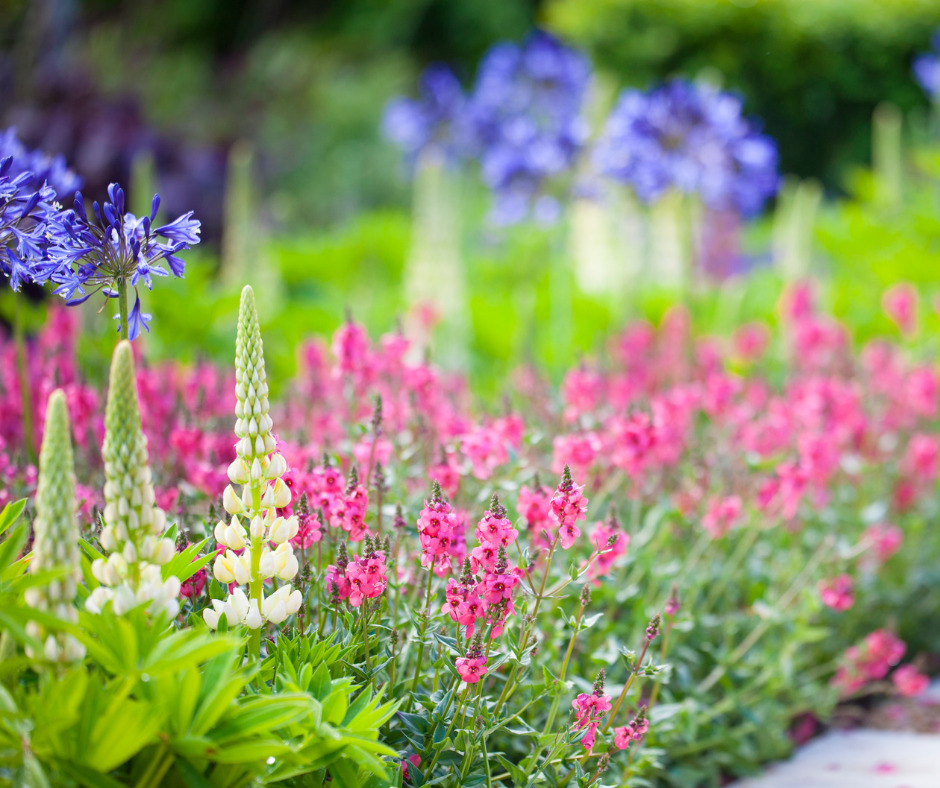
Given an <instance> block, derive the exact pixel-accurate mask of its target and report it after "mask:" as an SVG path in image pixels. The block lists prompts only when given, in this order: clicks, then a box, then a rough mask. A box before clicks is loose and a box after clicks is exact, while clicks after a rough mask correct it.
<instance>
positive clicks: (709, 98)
mask: <svg viewBox="0 0 940 788" xmlns="http://www.w3.org/2000/svg"><path fill="white" fill-rule="evenodd" d="M594 162H595V165H596V166H597V168H598V169H599V170H600V171H601V172H602V173H603V174H605V175H607V176H609V177H611V178H613V179H615V180H617V181H621V182H623V183H626V184H628V185H630V186H631V187H632V188H633V189H634V191H635V192H636V193H637V195H638V196H639V197H640V198H641V199H642V200H644V201H646V202H654V201H656V200H658V199H659V198H660V197H661V196H662V195H663V194H664V193H666V192H667V191H669V190H671V189H677V190H679V191H681V192H684V193H687V194H693V193H694V194H697V195H698V196H699V197H700V198H701V199H702V201H703V202H704V203H705V205H706V206H708V207H709V208H712V209H714V210H735V211H737V212H739V213H741V214H743V215H745V216H747V215H751V214H755V213H757V212H758V211H760V209H761V208H762V207H763V205H764V202H765V201H766V200H767V199H768V198H769V197H771V196H773V194H775V193H776V191H777V189H778V187H779V182H780V176H779V174H778V172H777V147H776V144H775V143H774V141H773V140H772V139H771V138H770V137H767V136H765V135H763V134H761V133H760V131H759V129H758V128H757V127H756V126H755V124H753V123H752V122H750V121H749V120H748V119H746V118H745V117H743V116H742V114H741V100H740V98H738V97H737V96H735V95H732V94H730V93H725V92H722V91H720V90H718V89H717V88H714V87H710V86H706V85H699V84H694V83H691V82H686V81H684V80H678V79H677V80H673V81H671V82H669V83H667V84H665V85H663V86H662V87H660V88H657V89H655V90H652V91H650V92H647V93H643V92H640V91H637V90H627V91H624V92H623V93H622V94H621V96H620V99H619V101H618V103H617V106H616V107H615V108H614V110H613V112H612V113H611V115H610V117H609V118H608V120H607V126H606V128H605V130H604V134H603V136H602V138H601V139H600V141H599V142H598V146H597V148H596V150H595V152H594Z"/></svg>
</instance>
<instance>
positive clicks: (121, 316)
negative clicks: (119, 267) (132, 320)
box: [117, 278, 130, 339]
mask: <svg viewBox="0 0 940 788" xmlns="http://www.w3.org/2000/svg"><path fill="white" fill-rule="evenodd" d="M117 287H118V322H120V324H121V339H127V332H128V330H129V325H130V324H129V317H130V313H129V312H128V311H127V280H126V279H123V278H120V279H118V280H117Z"/></svg>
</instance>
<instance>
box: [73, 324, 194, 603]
mask: <svg viewBox="0 0 940 788" xmlns="http://www.w3.org/2000/svg"><path fill="white" fill-rule="evenodd" d="M101 453H102V454H103V455H104V477H105V484H104V501H105V506H104V528H102V529H101V546H102V547H103V548H104V549H105V551H106V552H108V553H109V555H108V557H107V559H102V558H97V559H95V561H93V562H92V565H91V571H92V573H93V574H94V576H95V579H97V580H98V582H100V583H101V586H99V587H98V588H96V589H95V590H94V591H93V592H92V593H91V595H90V596H89V597H88V601H87V602H86V603H85V607H86V608H88V610H90V611H91V612H93V613H97V612H99V611H100V610H101V607H102V606H103V605H104V604H105V602H107V601H108V600H112V601H113V604H114V611H115V612H116V613H118V614H119V615H120V614H123V613H125V612H127V611H128V610H130V609H131V608H132V607H136V606H137V605H140V604H143V603H145V602H150V603H151V604H150V606H149V610H150V611H151V612H154V613H156V612H158V611H160V610H163V611H165V612H166V613H167V614H168V615H170V616H171V617H172V616H175V615H176V614H177V613H178V612H179V601H178V599H177V597H178V596H179V592H180V581H179V579H178V578H176V577H170V578H168V579H167V580H165V581H164V579H163V576H162V574H161V571H160V567H161V566H162V565H163V564H165V563H166V562H167V561H169V560H170V559H171V558H172V557H173V553H174V545H173V541H172V540H171V539H165V538H162V535H163V532H164V531H165V529H166V516H165V515H164V513H163V510H162V509H160V508H159V507H158V506H156V505H155V502H154V500H155V499H154V494H153V480H152V478H151V475H150V465H149V463H148V456H147V438H146V437H145V436H144V433H143V430H142V429H141V423H140V406H139V405H138V402H137V379H136V377H135V375H134V355H133V352H132V351H131V345H130V343H129V342H127V341H123V342H119V343H118V346H117V347H116V348H115V349H114V357H113V358H112V360H111V378H110V381H109V387H108V406H107V410H106V411H105V434H104V445H103V446H102V449H101Z"/></svg>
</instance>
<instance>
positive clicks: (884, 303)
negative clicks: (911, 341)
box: [881, 282, 917, 336]
mask: <svg viewBox="0 0 940 788" xmlns="http://www.w3.org/2000/svg"><path fill="white" fill-rule="evenodd" d="M881 308H882V309H883V310H884V313H885V314H886V315H887V316H888V318H889V319H890V320H891V322H892V323H894V324H895V325H896V326H897V327H898V329H899V330H900V331H901V333H902V334H904V335H905V336H912V335H913V334H914V333H916V331H917V290H915V289H914V286H913V285H911V284H910V283H908V282H899V283H898V284H896V285H894V286H892V287H889V288H888V289H887V290H885V292H884V295H883V296H882V297H881Z"/></svg>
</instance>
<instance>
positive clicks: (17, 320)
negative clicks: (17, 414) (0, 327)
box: [13, 294, 36, 464]
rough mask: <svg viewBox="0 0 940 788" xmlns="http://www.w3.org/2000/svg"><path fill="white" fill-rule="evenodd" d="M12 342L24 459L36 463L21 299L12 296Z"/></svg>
mask: <svg viewBox="0 0 940 788" xmlns="http://www.w3.org/2000/svg"><path fill="white" fill-rule="evenodd" d="M13 340H14V342H15V343H16V374H17V377H18V378H19V384H20V409H21V410H22V413H21V416H22V419H23V446H24V447H25V448H26V458H27V460H28V461H29V462H31V463H33V464H35V463H36V434H35V432H34V431H33V395H32V391H31V386H30V385H29V364H28V363H27V361H26V332H25V330H24V328H23V305H22V297H21V296H19V295H16V294H14V296H13Z"/></svg>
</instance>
